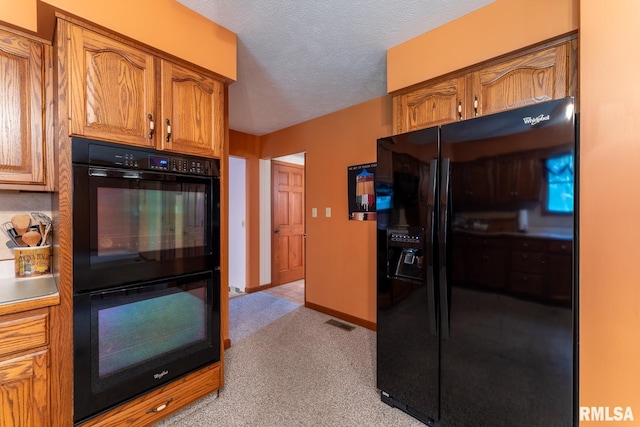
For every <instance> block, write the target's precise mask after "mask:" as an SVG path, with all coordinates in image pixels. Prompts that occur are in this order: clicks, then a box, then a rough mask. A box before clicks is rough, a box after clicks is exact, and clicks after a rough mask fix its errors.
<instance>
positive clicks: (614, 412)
mask: <svg viewBox="0 0 640 427" xmlns="http://www.w3.org/2000/svg"><path fill="white" fill-rule="evenodd" d="M580 421H634V418H633V411H632V410H631V406H626V407H623V406H581V407H580Z"/></svg>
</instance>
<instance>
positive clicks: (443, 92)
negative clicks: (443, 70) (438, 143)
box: [393, 77, 466, 133]
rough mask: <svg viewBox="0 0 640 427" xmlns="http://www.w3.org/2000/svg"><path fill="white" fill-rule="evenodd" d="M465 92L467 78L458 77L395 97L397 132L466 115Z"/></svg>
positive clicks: (450, 120) (395, 124) (448, 121)
mask: <svg viewBox="0 0 640 427" xmlns="http://www.w3.org/2000/svg"><path fill="white" fill-rule="evenodd" d="M464 95H465V78H464V77H457V78H453V79H449V80H445V81H443V82H440V83H436V84H434V85H430V86H426V87H421V88H417V89H415V90H413V91H411V92H408V93H404V94H402V95H399V96H396V97H394V100H393V110H394V112H397V114H396V117H395V119H394V126H395V129H396V131H397V132H396V133H403V132H409V131H412V130H417V129H424V128H427V127H431V126H437V125H441V124H445V123H451V122H455V121H456V120H459V119H460V118H462V119H464V118H466V109H464V108H463V106H462V102H463V98H464ZM461 115H462V116H461Z"/></svg>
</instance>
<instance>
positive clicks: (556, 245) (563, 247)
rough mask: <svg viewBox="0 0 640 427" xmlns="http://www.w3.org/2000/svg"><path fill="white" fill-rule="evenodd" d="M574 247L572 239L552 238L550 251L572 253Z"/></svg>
mask: <svg viewBox="0 0 640 427" xmlns="http://www.w3.org/2000/svg"><path fill="white" fill-rule="evenodd" d="M572 249H573V242H572V241H571V240H550V241H549V251H551V252H561V253H566V254H570V253H571V252H572Z"/></svg>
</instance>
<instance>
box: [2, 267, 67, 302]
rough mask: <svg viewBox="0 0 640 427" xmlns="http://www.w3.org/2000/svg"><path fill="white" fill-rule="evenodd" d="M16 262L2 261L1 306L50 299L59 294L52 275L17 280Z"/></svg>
mask: <svg viewBox="0 0 640 427" xmlns="http://www.w3.org/2000/svg"><path fill="white" fill-rule="evenodd" d="M14 271H15V270H14V261H13V260H5V261H0V306H5V305H10V304H15V303H18V302H24V301H27V300H33V299H36V298H42V297H50V296H52V295H56V294H57V293H58V286H57V285H56V281H55V279H54V277H53V275H51V274H47V275H43V276H36V277H29V278H21V279H16V278H15V276H14V274H15V273H14Z"/></svg>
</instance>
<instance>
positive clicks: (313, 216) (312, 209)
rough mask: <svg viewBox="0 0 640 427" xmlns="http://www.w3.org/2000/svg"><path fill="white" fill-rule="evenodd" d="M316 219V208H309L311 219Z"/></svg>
mask: <svg viewBox="0 0 640 427" xmlns="http://www.w3.org/2000/svg"><path fill="white" fill-rule="evenodd" d="M317 217H318V208H311V218H317Z"/></svg>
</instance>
